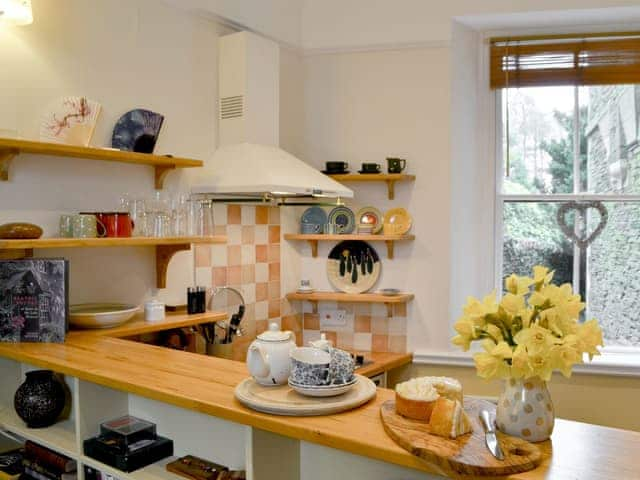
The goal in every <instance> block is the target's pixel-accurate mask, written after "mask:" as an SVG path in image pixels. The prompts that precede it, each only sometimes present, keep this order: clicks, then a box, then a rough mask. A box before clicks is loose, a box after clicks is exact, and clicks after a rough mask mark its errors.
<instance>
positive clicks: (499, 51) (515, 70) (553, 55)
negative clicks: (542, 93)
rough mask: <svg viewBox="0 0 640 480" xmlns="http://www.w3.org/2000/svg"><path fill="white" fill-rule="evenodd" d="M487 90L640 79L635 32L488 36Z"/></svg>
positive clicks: (639, 46)
mask: <svg viewBox="0 0 640 480" xmlns="http://www.w3.org/2000/svg"><path fill="white" fill-rule="evenodd" d="M490 43H491V47H490V52H491V53H490V57H491V58H490V68H491V72H490V83H491V88H492V89H497V88H506V87H537V86H555V85H611V84H623V83H640V32H634V33H626V34H619V33H616V34H602V33H601V34H591V35H580V36H572V37H570V36H554V37H542V36H540V37H513V38H506V37H502V38H492V39H491V40H490Z"/></svg>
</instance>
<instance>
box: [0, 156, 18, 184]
mask: <svg viewBox="0 0 640 480" xmlns="http://www.w3.org/2000/svg"><path fill="white" fill-rule="evenodd" d="M17 154H18V150H15V149H12V148H8V149H3V150H0V181H3V182H6V181H7V180H9V165H10V164H11V160H13V157H15V156H16V155H17Z"/></svg>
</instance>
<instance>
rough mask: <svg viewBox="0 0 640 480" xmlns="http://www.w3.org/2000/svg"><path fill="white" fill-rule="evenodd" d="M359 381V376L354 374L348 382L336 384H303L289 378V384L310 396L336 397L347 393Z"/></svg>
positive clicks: (301, 393)
mask: <svg viewBox="0 0 640 480" xmlns="http://www.w3.org/2000/svg"><path fill="white" fill-rule="evenodd" d="M357 382H358V378H357V377H356V376H355V375H354V376H353V377H352V378H351V380H349V381H348V382H346V383H340V384H335V385H303V384H301V383H296V382H294V381H292V380H291V379H289V386H290V387H291V388H293V389H294V390H295V391H296V392H298V393H299V394H300V395H306V396H308V397H335V396H336V395H342V394H343V393H347V392H348V391H349V390H350V389H351V388H352V387H353V386H354V385H355V384H356V383H357Z"/></svg>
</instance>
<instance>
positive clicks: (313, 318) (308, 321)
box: [304, 313, 320, 330]
mask: <svg viewBox="0 0 640 480" xmlns="http://www.w3.org/2000/svg"><path fill="white" fill-rule="evenodd" d="M304 329H305V330H320V316H319V315H318V314H317V313H305V314H304Z"/></svg>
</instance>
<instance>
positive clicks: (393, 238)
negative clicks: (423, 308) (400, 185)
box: [284, 233, 416, 259]
mask: <svg viewBox="0 0 640 480" xmlns="http://www.w3.org/2000/svg"><path fill="white" fill-rule="evenodd" d="M284 238H285V240H304V241H307V242H309V245H311V255H312V256H313V257H317V256H318V242H321V241H324V242H341V241H344V240H362V241H364V242H385V243H386V244H387V258H389V259H392V258H393V251H394V246H395V242H406V241H413V240H415V238H416V236H415V235H358V234H349V235H324V234H306V233H285V235H284Z"/></svg>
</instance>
